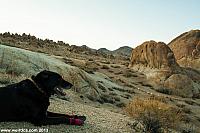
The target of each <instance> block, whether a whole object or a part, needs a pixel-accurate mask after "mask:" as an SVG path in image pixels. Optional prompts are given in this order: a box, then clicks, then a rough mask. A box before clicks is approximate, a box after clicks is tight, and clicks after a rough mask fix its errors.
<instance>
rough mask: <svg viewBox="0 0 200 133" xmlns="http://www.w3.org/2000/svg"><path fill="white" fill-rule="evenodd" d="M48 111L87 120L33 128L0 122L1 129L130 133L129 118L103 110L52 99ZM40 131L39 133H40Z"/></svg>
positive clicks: (19, 123) (26, 124)
mask: <svg viewBox="0 0 200 133" xmlns="http://www.w3.org/2000/svg"><path fill="white" fill-rule="evenodd" d="M50 102H51V105H50V106H49V111H53V112H58V113H64V114H65V113H66V114H78V115H85V116H86V117H87V120H86V121H85V124H84V126H72V125H64V124H60V125H51V126H42V127H35V126H33V125H32V124H30V123H27V122H1V123H0V130H1V129H35V130H38V131H39V130H41V129H42V130H43V132H47V131H46V130H48V132H49V133H55V132H56V133H69V132H75V133H96V132H98V133H130V132H131V127H130V126H129V124H128V123H129V122H130V118H129V117H127V116H125V115H122V114H118V113H114V112H111V111H109V110H106V109H104V108H95V107H92V106H88V105H84V104H80V103H77V102H69V101H64V100H60V99H57V98H56V99H53V100H51V101H50ZM42 130H41V132H42Z"/></svg>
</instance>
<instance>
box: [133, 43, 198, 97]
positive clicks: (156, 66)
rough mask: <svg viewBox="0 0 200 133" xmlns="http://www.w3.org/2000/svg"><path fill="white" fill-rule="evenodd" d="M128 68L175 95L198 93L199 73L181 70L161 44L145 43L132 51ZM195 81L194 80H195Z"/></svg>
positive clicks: (166, 47) (168, 50) (169, 52)
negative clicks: (142, 74)
mask: <svg viewBox="0 0 200 133" xmlns="http://www.w3.org/2000/svg"><path fill="white" fill-rule="evenodd" d="M130 59H131V63H130V65H129V67H131V68H132V69H134V70H137V71H140V72H143V73H144V74H145V75H146V76H147V79H148V80H149V82H150V83H151V84H152V85H153V86H154V87H155V88H156V89H159V88H163V87H165V88H167V89H170V90H171V92H172V93H173V94H175V95H180V96H184V97H192V96H193V94H196V93H199V90H200V89H199V84H198V83H196V82H197V81H198V80H199V79H200V78H199V76H200V75H199V73H198V72H196V71H195V70H192V69H191V70H189V69H187V70H186V69H184V68H181V67H180V66H179V65H178V63H177V62H176V59H175V56H174V54H173V51H172V50H171V49H170V48H169V47H168V45H166V44H165V43H163V42H155V41H147V42H144V43H143V44H141V45H140V46H138V47H136V48H135V49H133V51H132V56H131V58H130ZM195 77H196V78H197V79H196V78H195Z"/></svg>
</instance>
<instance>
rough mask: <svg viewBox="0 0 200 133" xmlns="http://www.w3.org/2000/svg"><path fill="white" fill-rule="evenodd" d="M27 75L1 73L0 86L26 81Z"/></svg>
mask: <svg viewBox="0 0 200 133" xmlns="http://www.w3.org/2000/svg"><path fill="white" fill-rule="evenodd" d="M26 78H28V77H26V76H25V75H23V74H21V75H15V74H14V73H5V72H0V84H4V85H8V84H12V83H17V82H20V81H22V80H24V79H26Z"/></svg>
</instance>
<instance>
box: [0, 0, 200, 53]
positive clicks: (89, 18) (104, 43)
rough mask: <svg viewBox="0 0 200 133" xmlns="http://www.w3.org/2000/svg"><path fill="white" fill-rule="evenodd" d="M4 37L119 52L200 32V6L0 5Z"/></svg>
mask: <svg viewBox="0 0 200 133" xmlns="http://www.w3.org/2000/svg"><path fill="white" fill-rule="evenodd" d="M0 13H1V15H0V32H2V33H3V32H7V31H9V32H11V33H20V34H22V33H27V34H29V33H30V34H31V35H35V36H36V37H39V38H42V39H45V38H49V39H52V40H54V41H57V40H62V41H64V42H66V43H69V44H70V45H79V46H80V45H87V46H89V47H91V48H95V49H98V48H107V49H110V50H114V49H117V48H119V47H121V46H125V45H126V46H130V47H136V46H137V45H140V44H141V43H142V42H144V41H147V40H155V41H163V42H165V43H168V42H169V41H171V40H172V39H173V38H175V37H176V36H177V35H179V34H181V33H183V32H186V31H189V30H191V29H200V0H0Z"/></svg>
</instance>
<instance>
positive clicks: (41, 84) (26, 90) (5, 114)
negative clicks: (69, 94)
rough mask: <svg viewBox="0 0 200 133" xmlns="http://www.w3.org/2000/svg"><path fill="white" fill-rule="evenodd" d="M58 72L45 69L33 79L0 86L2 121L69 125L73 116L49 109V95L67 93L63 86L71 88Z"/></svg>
mask: <svg viewBox="0 0 200 133" xmlns="http://www.w3.org/2000/svg"><path fill="white" fill-rule="evenodd" d="M71 87H72V84H71V83H69V82H67V81H65V80H64V79H63V78H62V77H61V76H60V75H59V74H57V73H55V72H51V71H46V70H44V71H42V72H40V73H39V74H37V75H36V76H32V80H30V79H26V80H23V81H21V82H19V83H16V84H12V85H8V86H6V87H1V88H0V122H3V121H4V122H5V121H28V122H31V123H33V124H34V125H38V126H41V125H54V124H62V123H66V124H69V118H70V117H72V116H69V115H64V114H57V113H52V112H48V111H47V109H48V106H49V104H50V103H49V97H50V96H51V95H53V94H55V93H56V94H58V95H64V94H65V93H64V92H63V91H62V89H61V88H67V89H69V88H71Z"/></svg>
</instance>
